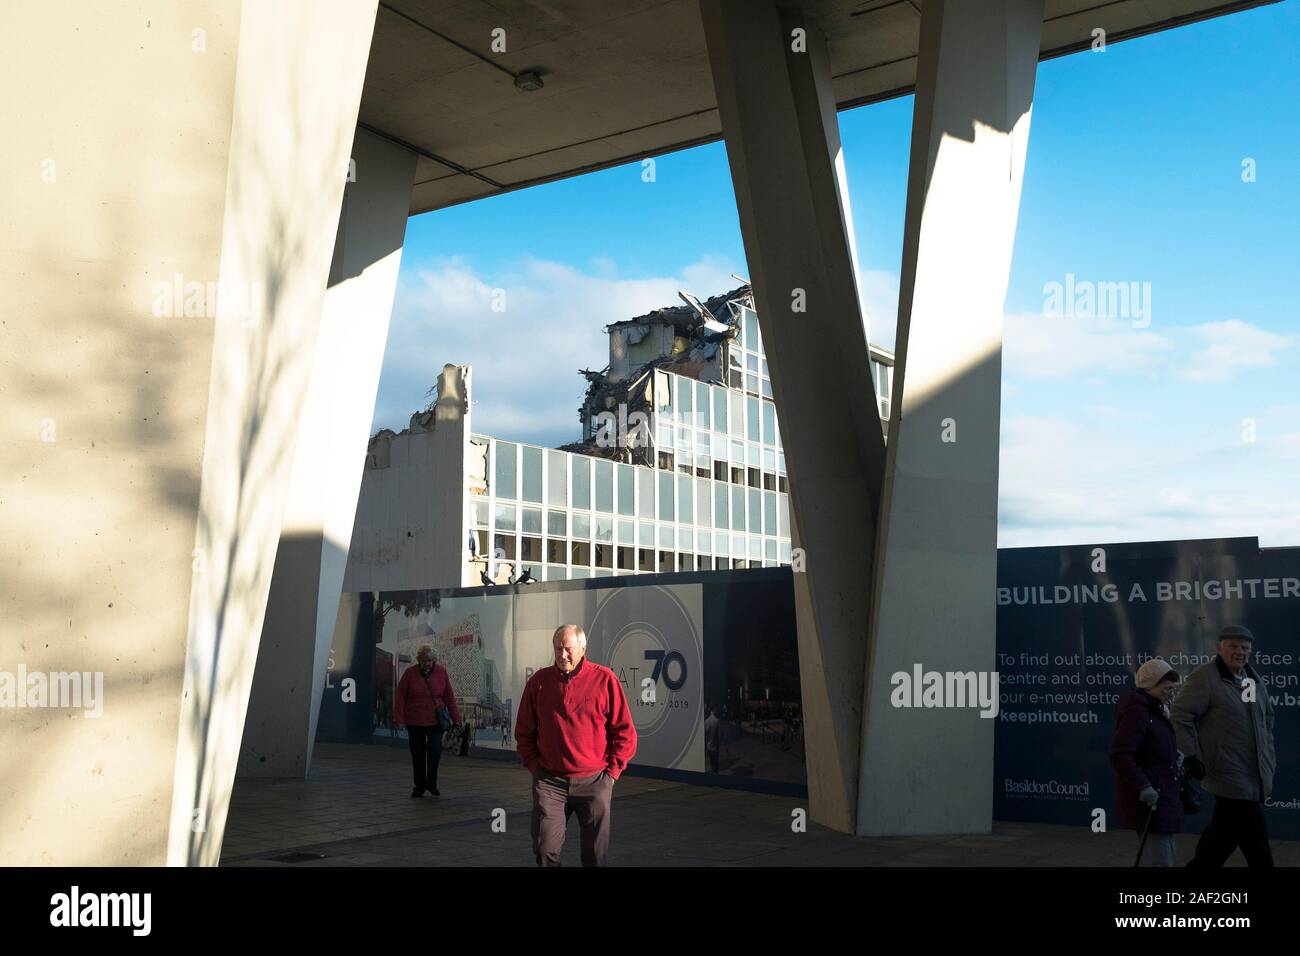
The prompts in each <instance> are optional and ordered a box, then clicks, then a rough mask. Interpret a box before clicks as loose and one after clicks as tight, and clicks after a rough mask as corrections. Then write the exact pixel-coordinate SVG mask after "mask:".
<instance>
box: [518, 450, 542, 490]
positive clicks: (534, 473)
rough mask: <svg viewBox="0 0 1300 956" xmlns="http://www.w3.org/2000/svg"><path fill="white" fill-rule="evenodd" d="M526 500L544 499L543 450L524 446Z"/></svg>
mask: <svg viewBox="0 0 1300 956" xmlns="http://www.w3.org/2000/svg"><path fill="white" fill-rule="evenodd" d="M523 498H524V501H539V502H540V501H541V500H542V450H541V449H540V448H533V447H530V446H529V445H525V446H524V494H523Z"/></svg>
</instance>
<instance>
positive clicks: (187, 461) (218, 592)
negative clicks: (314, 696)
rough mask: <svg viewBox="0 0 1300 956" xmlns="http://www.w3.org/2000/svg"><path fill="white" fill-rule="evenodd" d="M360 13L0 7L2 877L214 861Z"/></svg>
mask: <svg viewBox="0 0 1300 956" xmlns="http://www.w3.org/2000/svg"><path fill="white" fill-rule="evenodd" d="M375 9H376V5H375V2H374V0H369V2H355V0H278V2H276V3H257V2H248V3H240V2H233V0H232V2H225V0H221V2H217V0H212V2H205V0H181V2H176V3H166V4H159V3H152V2H136V3H126V4H117V5H113V6H111V7H110V6H107V5H103V4H83V5H76V6H67V5H59V4H49V3H44V2H39V0H30V2H29V0H19V2H16V3H14V4H10V5H9V6H7V7H6V11H5V18H6V19H5V25H6V28H7V29H8V30H10V32H12V34H13V35H14V36H19V37H22V42H21V43H17V44H13V45H12V49H11V50H9V51H8V55H6V56H5V57H4V58H0V85H3V87H4V89H5V90H7V91H8V93H9V95H7V96H6V97H4V98H3V101H0V127H2V128H4V129H5V130H6V143H7V144H8V145H11V146H12V147H13V149H12V150H10V152H9V153H8V155H9V157H10V158H11V159H12V161H13V166H12V169H13V170H14V172H13V174H12V175H8V176H5V177H0V208H3V209H4V210H5V215H4V216H3V217H0V247H3V248H4V249H5V255H4V256H3V257H0V313H3V314H4V316H5V319H6V321H5V323H4V324H3V325H2V326H0V389H3V401H0V406H2V407H3V408H4V415H3V416H0V606H3V609H4V614H5V618H6V619H7V620H9V621H11V622H15V621H20V622H22V623H21V626H20V627H11V628H6V629H4V630H2V631H0V672H3V673H0V699H3V697H4V690H5V688H4V685H5V684H6V680H5V675H6V674H12V672H13V671H14V670H17V669H18V668H26V669H27V670H28V671H38V670H39V671H50V672H61V673H78V674H87V675H90V677H92V678H95V679H98V680H100V681H102V695H100V694H96V699H95V701H94V703H93V705H92V704H91V702H90V701H88V700H86V699H85V698H84V696H83V698H82V700H81V701H80V702H77V701H74V702H73V703H72V705H70V706H69V705H67V702H66V701H64V702H61V703H60V704H59V705H57V706H48V704H49V701H48V700H47V701H46V702H45V703H46V706H39V707H34V706H31V701H28V705H27V706H20V707H19V708H18V709H17V710H16V711H6V712H5V714H6V715H5V716H4V718H3V719H0V834H3V836H0V863H4V864H11V865H12V864H62V865H81V866H85V865H109V864H119V865H120V864H126V865H155V866H156V865H160V864H162V863H165V862H168V861H170V862H173V863H181V864H184V863H205V864H210V863H215V862H216V860H217V855H218V853H219V851H220V845H221V835H222V828H223V827H224V823H225V813H226V807H227V804H228V800H229V793H230V786H231V783H232V780H233V777H234V770H235V761H236V758H237V754H238V750H239V741H240V735H241V734H242V732H243V718H244V708H245V705H246V703H247V700H248V692H249V686H250V684H251V681H252V674H253V664H254V661H255V660H256V656H257V646H258V640H259V637H260V633H261V626H262V616H263V612H264V610H265V602H266V595H267V590H268V588H269V585H270V579H271V568H272V564H273V561H274V557H275V552H276V545H277V542H278V540H279V536H280V522H281V516H282V514H283V511H284V500H285V491H286V489H287V487H288V479H289V473H290V465H291V462H292V457H293V435H294V432H295V429H296V427H297V423H298V421H299V419H300V416H301V413H302V404H303V399H304V397H305V395H306V391H307V382H308V380H309V373H310V368H311V362H312V357H313V355H314V351H315V345H316V333H317V330H318V327H319V323H320V316H321V307H322V304H323V300H324V297H325V288H326V283H327V280H328V277H329V267H330V258H331V254H332V251H333V245H334V237H335V232H336V230H337V227H338V216H339V205H340V203H341V200H342V195H343V186H344V181H345V178H346V171H347V160H348V154H349V148H350V146H351V144H352V136H353V131H354V129H355V128H356V122H357V108H358V105H359V102H360V97H361V87H362V79H363V74H364V71H365V66H366V61H367V57H368V54H369V47H370V37H371V33H372V29H373V24H374V16H375ZM87 686H88V687H91V688H93V681H92V682H89V683H88V685H87ZM83 689H86V688H83ZM78 703H79V704H80V705H81V706H78Z"/></svg>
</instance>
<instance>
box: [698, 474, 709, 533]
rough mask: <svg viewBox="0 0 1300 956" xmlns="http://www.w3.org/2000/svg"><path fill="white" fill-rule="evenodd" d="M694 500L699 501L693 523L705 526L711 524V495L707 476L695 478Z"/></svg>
mask: <svg viewBox="0 0 1300 956" xmlns="http://www.w3.org/2000/svg"><path fill="white" fill-rule="evenodd" d="M695 500H696V501H698V502H699V503H700V513H699V515H698V516H697V517H696V520H695V523H696V524H697V525H702V526H703V527H706V528H707V527H708V526H709V525H711V524H713V496H712V495H711V494H710V493H709V480H708V479H707V478H696V479H695Z"/></svg>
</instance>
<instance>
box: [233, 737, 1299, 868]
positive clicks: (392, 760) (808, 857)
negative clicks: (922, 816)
mask: <svg viewBox="0 0 1300 956" xmlns="http://www.w3.org/2000/svg"><path fill="white" fill-rule="evenodd" d="M410 776H411V766H410V757H409V754H408V753H407V750H406V748H405V747H394V746H389V745H384V744H375V745H371V746H367V745H347V744H318V745H317V747H316V757H315V760H314V761H313V765H312V771H311V774H310V775H309V776H308V778H307V779H306V780H296V781H271V780H245V779H243V778H241V779H240V780H239V781H238V782H237V783H236V784H235V793H234V799H233V801H232V804H231V808H230V818H229V822H228V824H227V827H226V843H225V848H224V851H223V853H222V857H221V865H222V866H280V867H289V868H292V867H295V866H532V865H534V864H533V859H532V849H531V841H530V838H529V832H528V823H529V814H530V809H529V808H530V805H531V804H530V778H529V776H528V774H527V773H526V772H525V771H524V770H523V769H522V768H521V767H519V766H518V765H516V764H514V763H508V762H503V761H500V760H486V759H479V758H474V757H456V756H449V755H446V754H444V756H443V760H442V766H441V769H440V771H439V774H438V782H439V787H440V788H441V790H442V794H443V795H442V796H441V797H436V798H435V797H429V796H425V797H422V798H420V799H418V800H413V799H411V797H409V796H407V794H408V793H409V792H410V786H411V782H410ZM806 806H807V801H806V800H802V799H798V798H793V797H776V796H769V795H765V794H756V793H748V792H746V791H743V790H723V789H720V788H717V787H706V786H698V785H693V784H680V783H668V782H665V781H662V780H652V779H650V778H647V777H633V776H624V777H623V778H622V779H621V780H620V781H619V782H618V784H617V785H616V787H615V790H614V804H613V829H612V831H611V832H612V837H611V840H610V848H609V865H611V866H1132V864H1133V858H1134V856H1135V855H1136V853H1137V838H1136V836H1135V834H1134V833H1133V832H1132V831H1128V830H1119V831H1111V832H1108V833H1093V832H1092V831H1091V830H1090V829H1088V828H1087V827H1066V826H1049V825H1039V824H1033V825H1031V824H1025V823H994V825H993V832H992V833H990V834H986V835H979V836H908V837H875V838H871V837H853V836H848V835H845V834H842V833H837V832H835V831H833V830H830V829H828V828H826V827H823V826H818V825H817V824H814V823H810V824H809V825H808V829H807V832H805V833H795V832H793V831H792V829H791V820H792V817H791V813H792V811H794V810H796V809H799V808H806ZM498 807H499V808H501V809H503V810H504V811H505V814H506V816H505V820H506V830H505V832H504V833H493V832H492V829H491V819H492V812H493V810H494V809H496V808H498ZM1196 839H1197V838H1196V837H1195V836H1194V835H1192V834H1184V835H1181V836H1179V837H1178V861H1179V862H1180V863H1182V862H1185V861H1186V860H1188V859H1190V858H1191V856H1192V852H1193V850H1194V849H1195V847H1196ZM289 853H303V854H308V855H310V856H311V857H313V858H311V859H307V860H304V861H302V862H298V863H285V862H277V861H275V860H274V859H273V857H277V856H282V855H285V854H289ZM1273 856H1274V858H1275V860H1276V862H1277V863H1278V865H1279V866H1297V865H1300V842H1297V841H1281V840H1274V841H1273ZM563 859H564V865H565V866H578V865H580V860H579V857H578V832H577V825H576V824H571V825H570V827H569V838H568V840H567V841H566V843H565V848H564V858H563ZM1229 865H1230V866H1239V865H1244V861H1243V860H1242V858H1241V854H1240V853H1237V854H1235V855H1234V856H1233V858H1232V860H1231V861H1230V862H1229Z"/></svg>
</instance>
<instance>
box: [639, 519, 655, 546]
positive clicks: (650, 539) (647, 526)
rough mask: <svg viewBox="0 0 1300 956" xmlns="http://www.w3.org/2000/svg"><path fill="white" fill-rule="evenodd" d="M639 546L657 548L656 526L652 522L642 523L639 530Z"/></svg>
mask: <svg viewBox="0 0 1300 956" xmlns="http://www.w3.org/2000/svg"><path fill="white" fill-rule="evenodd" d="M637 534H638V536H639V542H638V543H639V544H640V545H641V546H642V547H644V548H653V547H654V546H655V526H654V524H653V523H652V522H650V521H642V522H641V524H640V525H639V526H638V528H637Z"/></svg>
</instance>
